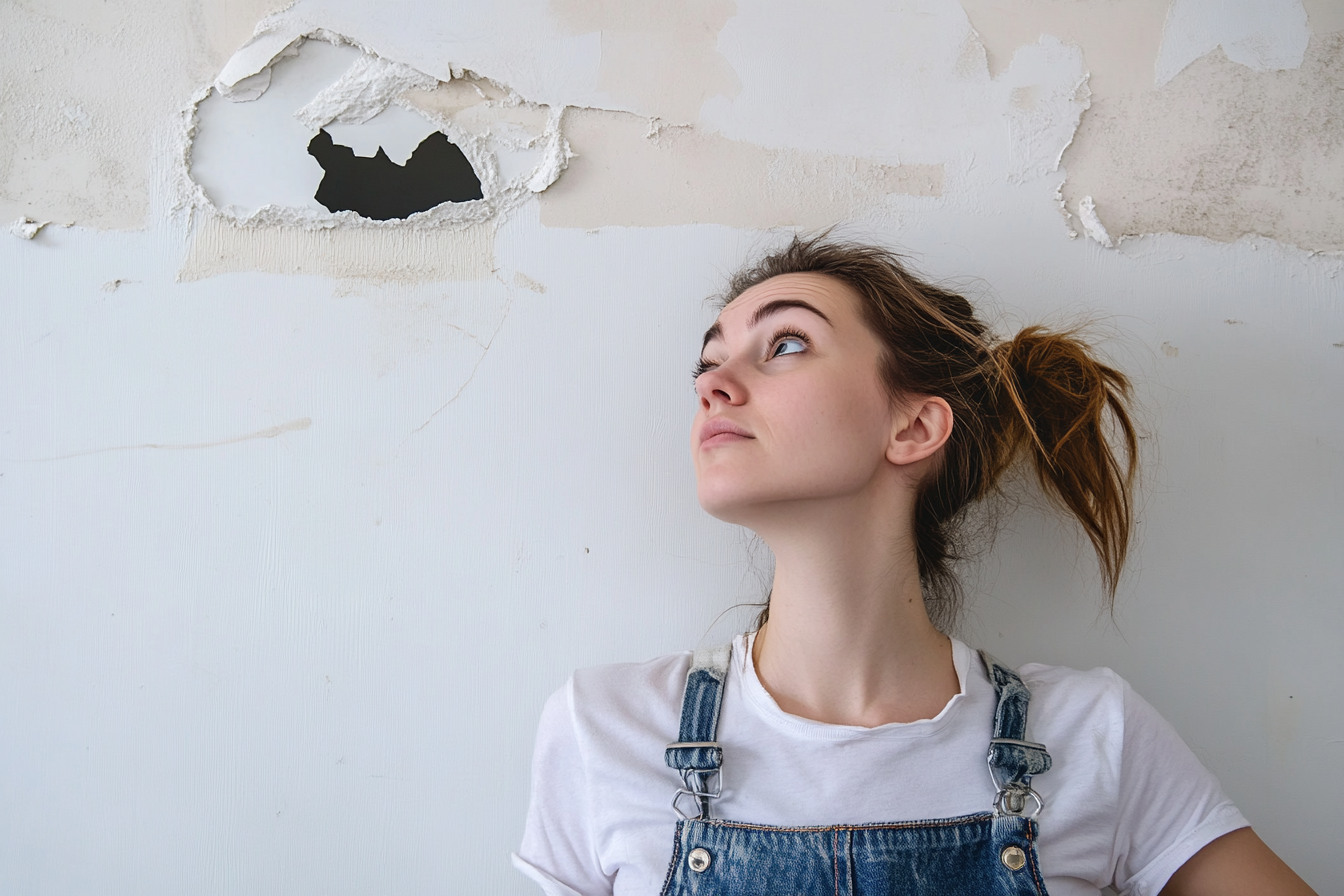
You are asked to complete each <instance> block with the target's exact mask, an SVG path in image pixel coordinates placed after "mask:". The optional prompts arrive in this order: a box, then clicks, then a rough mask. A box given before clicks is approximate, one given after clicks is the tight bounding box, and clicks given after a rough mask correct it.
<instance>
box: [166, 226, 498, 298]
mask: <svg viewBox="0 0 1344 896" xmlns="http://www.w3.org/2000/svg"><path fill="white" fill-rule="evenodd" d="M494 261H495V223H494V222H488V223H486V224H481V225H477V226H474V227H468V228H466V229H462V230H448V229H428V228H412V227H358V228H348V227H333V228H328V229H324V230H317V229H306V228H303V227H285V226H279V227H277V226H242V225H238V224H235V223H233V222H231V221H227V220H225V219H223V218H221V217H219V216H217V215H213V214H210V213H200V214H198V215H197V220H196V226H195V228H194V229H193V232H192V235H191V241H190V244H189V246H188V248H187V255H186V258H185V259H184V260H183V262H182V268H181V270H180V271H179V272H178V275H177V278H178V279H179V280H203V279H205V278H206V277H213V276H215V275H216V274H224V273H229V272H235V271H262V272H266V273H273V274H309V275H315V276H323V277H334V278H342V279H360V280H397V281H426V280H486V279H489V278H490V277H493V276H494Z"/></svg>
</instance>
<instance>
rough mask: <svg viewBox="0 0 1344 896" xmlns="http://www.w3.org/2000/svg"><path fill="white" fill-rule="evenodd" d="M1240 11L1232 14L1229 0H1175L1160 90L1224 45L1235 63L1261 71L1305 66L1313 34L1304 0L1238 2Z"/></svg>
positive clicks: (1161, 57) (1165, 33)
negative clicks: (1309, 39) (1196, 62)
mask: <svg viewBox="0 0 1344 896" xmlns="http://www.w3.org/2000/svg"><path fill="white" fill-rule="evenodd" d="M1236 13H1237V14H1236V15H1228V8H1227V4H1226V2H1224V0H1174V2H1173V3H1172V6H1171V11H1170V12H1168V13H1167V22H1166V25H1165V26H1164V27H1163V29H1162V47H1161V49H1160V50H1159V51H1158V54H1157V64H1156V67H1155V69H1154V73H1155V77H1156V80H1157V86H1159V87H1161V86H1162V85H1163V84H1166V83H1167V82H1168V81H1170V80H1171V79H1172V78H1174V77H1176V75H1177V74H1179V73H1180V72H1181V70H1182V69H1184V68H1185V67H1186V66H1187V65H1189V64H1190V63H1192V62H1194V61H1195V60H1196V59H1199V58H1200V57H1201V56H1204V55H1206V54H1207V53H1209V52H1211V51H1213V50H1215V49H1218V48H1220V47H1221V48H1222V50H1223V54H1224V55H1225V56H1226V57H1227V58H1228V59H1230V60H1231V61H1232V62H1236V63H1239V64H1241V65H1244V66H1246V67H1247V68H1250V69H1252V70H1253V71H1257V72H1266V71H1282V70H1283V69H1290V68H1297V67H1298V66H1299V65H1301V64H1302V55H1303V54H1304V53H1305V52H1306V50H1307V39H1308V37H1309V36H1310V34H1311V31H1310V28H1309V27H1308V24H1307V11H1306V10H1305V9H1303V8H1302V0H1251V2H1242V3H1238V4H1237V8H1236Z"/></svg>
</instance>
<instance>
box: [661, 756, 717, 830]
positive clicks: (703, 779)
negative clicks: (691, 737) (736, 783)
mask: <svg viewBox="0 0 1344 896" xmlns="http://www.w3.org/2000/svg"><path fill="white" fill-rule="evenodd" d="M692 775H695V776H698V777H699V778H700V780H699V781H695V782H693V781H692V780H691V776H692ZM709 778H713V779H714V789H713V790H710V789H708V786H707V784H708V779H709ZM681 782H682V783H683V784H685V785H686V786H685V787H684V788H682V789H681V790H678V791H677V792H676V794H675V795H674V796H673V797H672V808H673V810H674V811H675V812H676V813H677V814H678V815H680V816H681V819H682V821H692V820H700V821H708V820H709V817H710V816H709V801H710V800H716V799H718V798H719V797H720V796H722V795H723V769H721V768H716V769H694V768H687V769H682V770H681ZM684 796H689V797H691V799H693V800H695V802H696V809H697V811H696V814H694V815H688V814H686V813H685V812H683V811H682V809H681V798H682V797H684Z"/></svg>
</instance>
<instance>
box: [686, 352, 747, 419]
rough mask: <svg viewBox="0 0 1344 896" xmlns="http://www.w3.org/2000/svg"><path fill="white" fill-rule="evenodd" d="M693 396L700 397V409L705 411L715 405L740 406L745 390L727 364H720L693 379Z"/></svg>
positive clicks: (744, 396)
mask: <svg viewBox="0 0 1344 896" xmlns="http://www.w3.org/2000/svg"><path fill="white" fill-rule="evenodd" d="M695 394H696V395H699V396H700V407H701V408H703V409H704V410H706V411H707V410H709V409H710V408H712V407H713V406H714V405H715V404H728V405H737V404H741V403H742V401H743V400H744V399H745V398H746V394H747V390H746V389H745V388H744V387H743V385H742V383H741V382H740V381H739V380H738V379H737V378H736V377H735V376H734V375H733V373H732V371H731V370H729V369H728V365H727V364H720V365H719V366H718V367H711V368H710V369H709V370H706V371H705V372H704V373H702V374H700V375H699V376H698V377H696V378H695Z"/></svg>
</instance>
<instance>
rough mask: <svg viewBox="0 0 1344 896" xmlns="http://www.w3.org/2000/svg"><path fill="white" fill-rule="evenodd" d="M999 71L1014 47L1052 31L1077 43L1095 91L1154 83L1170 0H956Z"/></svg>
mask: <svg viewBox="0 0 1344 896" xmlns="http://www.w3.org/2000/svg"><path fill="white" fill-rule="evenodd" d="M961 5H962V7H963V8H964V9H965V10H966V15H967V16H968V17H969V18H970V20H971V25H972V26H973V27H974V28H975V31H976V33H977V34H978V35H979V37H980V40H981V41H982V42H983V43H984V45H985V55H986V56H987V58H988V62H989V71H990V73H991V74H992V75H994V76H995V77H998V76H999V75H1000V74H1001V73H1002V72H1003V71H1005V70H1006V69H1007V68H1008V63H1009V62H1010V60H1012V58H1013V53H1014V52H1016V51H1017V48H1018V47H1022V46H1027V45H1029V44H1034V43H1036V42H1037V41H1038V40H1040V38H1041V36H1042V35H1052V36H1054V37H1057V38H1059V39H1060V40H1063V41H1065V42H1068V43H1072V44H1076V45H1077V46H1079V47H1081V48H1082V51H1083V61H1084V63H1085V64H1086V67H1087V71H1088V72H1089V73H1090V75H1091V77H1090V78H1089V86H1090V87H1091V89H1092V92H1093V94H1094V95H1096V96H1102V97H1104V96H1106V95H1108V94H1110V93H1125V92H1130V91H1135V90H1143V89H1145V88H1147V87H1151V86H1152V83H1153V63H1154V61H1155V60H1156V59H1157V52H1158V47H1159V46H1160V45H1161V43H1162V26H1163V24H1164V23H1165V22H1166V18H1167V9H1168V7H1170V5H1171V0H1124V2H1116V0H961Z"/></svg>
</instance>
